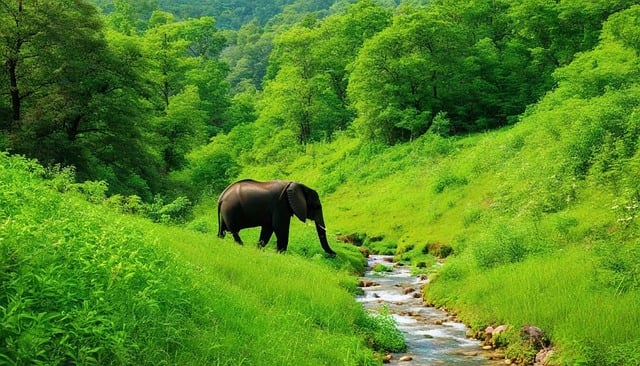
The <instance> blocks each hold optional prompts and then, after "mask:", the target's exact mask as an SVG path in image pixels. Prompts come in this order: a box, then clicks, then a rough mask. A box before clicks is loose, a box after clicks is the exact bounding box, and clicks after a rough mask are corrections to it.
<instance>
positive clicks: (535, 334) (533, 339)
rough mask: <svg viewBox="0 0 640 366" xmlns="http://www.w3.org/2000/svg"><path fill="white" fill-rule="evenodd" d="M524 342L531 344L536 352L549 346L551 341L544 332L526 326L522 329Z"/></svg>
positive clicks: (531, 326) (521, 333)
mask: <svg viewBox="0 0 640 366" xmlns="http://www.w3.org/2000/svg"><path fill="white" fill-rule="evenodd" d="M520 336H521V337H522V340H523V341H525V342H527V343H529V344H530V345H531V346H532V347H533V348H535V349H536V350H541V349H544V348H547V347H548V346H549V339H548V338H547V336H546V334H545V333H544V331H543V330H542V329H540V328H538V327H536V326H533V325H525V326H524V327H522V329H520Z"/></svg>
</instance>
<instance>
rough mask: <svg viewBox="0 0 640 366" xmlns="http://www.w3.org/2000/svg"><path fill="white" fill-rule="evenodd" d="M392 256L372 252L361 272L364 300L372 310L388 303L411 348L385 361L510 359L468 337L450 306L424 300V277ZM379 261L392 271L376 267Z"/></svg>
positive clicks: (471, 362)
mask: <svg viewBox="0 0 640 366" xmlns="http://www.w3.org/2000/svg"><path fill="white" fill-rule="evenodd" d="M392 260H393V257H392V256H379V255H372V256H370V257H369V258H368V261H369V263H368V270H367V272H366V273H365V275H364V276H363V277H361V285H362V286H361V287H362V290H363V294H362V295H360V296H359V297H358V301H359V302H361V303H362V304H363V306H364V307H365V309H367V311H369V312H371V313H379V312H380V311H381V310H382V309H383V308H384V307H386V308H387V309H388V312H389V313H390V314H391V315H392V316H393V318H394V320H395V321H396V323H397V325H398V329H399V330H400V331H401V332H402V333H403V335H404V337H405V340H406V343H407V351H406V352H405V353H394V354H390V355H387V358H388V360H386V361H385V363H389V364H392V365H393V364H402V365H451V364H455V365H463V366H464V365H504V358H503V357H501V356H500V355H499V354H496V353H494V352H493V351H488V350H483V349H482V346H481V343H480V341H477V340H474V339H470V338H468V337H467V332H468V331H469V329H468V328H467V327H466V326H465V325H464V324H462V323H459V322H457V321H454V320H453V319H452V317H450V316H449V314H447V313H446V312H445V311H443V310H440V309H437V308H434V307H429V306H426V305H425V303H424V301H423V300H422V287H423V286H424V284H425V283H427V281H428V280H427V279H426V278H424V277H415V276H412V275H411V269H410V268H409V267H408V266H399V265H395V264H394V263H392ZM376 263H380V264H382V265H384V266H387V267H391V268H393V270H392V271H391V272H374V271H373V268H374V266H375V265H376Z"/></svg>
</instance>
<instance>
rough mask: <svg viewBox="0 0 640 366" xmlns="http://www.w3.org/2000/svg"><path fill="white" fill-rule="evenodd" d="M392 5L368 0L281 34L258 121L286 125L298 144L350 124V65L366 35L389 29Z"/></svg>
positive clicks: (351, 115)
mask: <svg viewBox="0 0 640 366" xmlns="http://www.w3.org/2000/svg"><path fill="white" fill-rule="evenodd" d="M390 19H391V14H390V12H389V11H388V10H386V9H383V8H381V7H380V6H378V5H375V4H374V3H373V2H371V1H368V0H365V1H361V2H359V3H358V4H356V5H354V6H353V7H352V8H349V10H348V11H347V13H346V14H340V15H333V16H330V17H328V18H326V19H324V20H322V21H319V20H317V19H315V18H314V17H307V18H306V19H305V20H304V21H303V22H301V23H300V24H298V25H296V26H294V27H292V28H291V29H289V30H288V31H286V32H284V33H282V34H280V35H278V36H277V37H276V38H275V39H274V49H273V52H272V54H271V58H270V60H269V69H268V73H267V81H266V82H265V91H264V98H263V100H262V101H261V103H260V105H261V106H262V108H260V117H259V121H261V120H262V121H270V122H271V123H275V125H276V126H277V127H282V128H287V129H290V130H291V131H293V133H294V134H295V135H296V136H297V140H298V142H299V143H303V144H304V143H307V142H309V141H314V140H319V139H324V138H331V137H332V135H333V133H334V132H335V131H338V130H343V129H345V128H347V126H348V125H349V123H350V121H351V120H352V119H353V110H352V109H351V108H350V105H349V102H348V100H347V93H346V87H347V80H348V78H349V68H348V67H349V65H350V64H351V63H352V62H353V60H354V59H355V57H356V54H357V51H358V49H359V48H360V45H361V44H362V43H363V42H364V40H365V39H366V38H368V37H370V36H372V35H373V34H375V33H377V32H378V31H380V30H381V29H382V28H384V27H385V26H386V25H387V24H388V22H389V21H390Z"/></svg>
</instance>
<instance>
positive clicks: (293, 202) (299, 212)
mask: <svg viewBox="0 0 640 366" xmlns="http://www.w3.org/2000/svg"><path fill="white" fill-rule="evenodd" d="M287 198H288V199H289V206H291V209H292V210H293V213H294V214H295V215H296V217H297V218H298V219H300V221H302V222H305V221H306V220H307V199H306V197H305V195H304V192H303V191H302V185H301V184H299V183H296V182H291V183H289V185H288V186H287Z"/></svg>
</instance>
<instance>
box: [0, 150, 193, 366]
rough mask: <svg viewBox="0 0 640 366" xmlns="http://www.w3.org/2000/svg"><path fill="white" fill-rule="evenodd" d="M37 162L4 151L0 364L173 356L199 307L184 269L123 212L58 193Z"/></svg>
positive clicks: (0, 165)
mask: <svg viewBox="0 0 640 366" xmlns="http://www.w3.org/2000/svg"><path fill="white" fill-rule="evenodd" d="M30 167H32V168H30ZM33 168H35V169H37V166H36V165H34V164H33V163H31V162H28V161H26V160H24V159H21V158H7V157H6V156H5V155H2V156H0V170H2V174H0V176H1V177H2V179H1V180H0V186H2V189H1V190H0V192H2V193H0V205H1V206H2V207H3V208H4V209H2V210H1V211H0V218H1V221H2V222H3V224H2V225H1V226H0V252H1V253H2V255H1V256H0V258H1V259H0V288H1V291H0V293H1V294H2V295H1V296H0V309H1V310H0V323H1V324H2V326H1V327H0V329H1V330H0V339H2V341H0V354H1V355H2V359H3V360H4V362H8V363H17V364H32V363H55V364H59V363H65V362H66V363H68V362H71V363H82V364H87V363H97V364H100V363H115V364H131V363H139V362H149V361H152V362H163V360H164V361H166V360H174V361H176V360H177V359H176V358H175V357H176V355H177V354H180V353H182V352H184V351H185V346H184V343H183V342H184V341H185V339H187V338H189V337H191V336H192V332H193V328H192V324H193V322H194V321H198V320H197V319H198V316H199V315H198V314H203V313H205V309H204V304H203V303H202V301H201V298H200V297H199V296H198V295H197V294H196V293H194V292H192V291H189V288H191V287H192V284H191V283H190V282H189V281H190V280H189V278H190V274H189V271H188V270H187V269H186V268H185V267H180V266H176V264H175V261H174V260H173V259H172V257H171V256H170V255H169V254H167V253H166V252H165V251H162V250H160V249H158V248H156V247H155V246H154V245H151V244H149V243H147V242H145V237H144V234H143V233H142V232H141V231H140V230H139V229H137V228H135V227H133V226H131V225H129V224H126V223H125V222H123V219H122V218H118V217H117V216H114V215H112V214H110V213H108V212H105V211H103V210H100V209H98V208H97V206H93V207H90V206H89V204H87V203H83V202H82V201H80V200H77V199H74V198H73V196H71V195H70V194H69V193H68V194H67V196H62V195H60V194H57V193H54V192H53V191H52V190H51V189H49V188H48V187H47V186H46V184H45V183H44V182H43V181H41V180H40V179H39V177H38V176H37V175H31V176H29V175H28V173H27V172H28V171H29V169H33ZM105 218H106V220H105Z"/></svg>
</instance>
